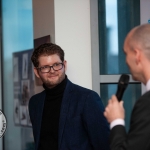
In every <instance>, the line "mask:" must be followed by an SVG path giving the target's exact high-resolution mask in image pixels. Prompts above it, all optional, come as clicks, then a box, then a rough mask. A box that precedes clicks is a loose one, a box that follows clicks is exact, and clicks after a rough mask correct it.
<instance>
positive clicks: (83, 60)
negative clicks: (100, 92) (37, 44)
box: [54, 0, 92, 89]
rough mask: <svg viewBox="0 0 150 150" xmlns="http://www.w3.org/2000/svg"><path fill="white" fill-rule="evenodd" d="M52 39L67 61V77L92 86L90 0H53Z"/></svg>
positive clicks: (86, 85) (89, 86) (83, 84)
mask: <svg viewBox="0 0 150 150" xmlns="http://www.w3.org/2000/svg"><path fill="white" fill-rule="evenodd" d="M54 7H55V9H54V10H55V13H54V14H55V43H56V44H58V45H60V46H61V47H62V48H63V49H64V51H65V55H66V57H65V58H66V60H67V62H68V69H67V75H68V78H69V79H70V80H71V81H72V82H74V83H76V84H79V85H81V86H84V87H87V88H90V89H91V88H92V72H91V35H90V0H63V1H62V0H55V2H54Z"/></svg>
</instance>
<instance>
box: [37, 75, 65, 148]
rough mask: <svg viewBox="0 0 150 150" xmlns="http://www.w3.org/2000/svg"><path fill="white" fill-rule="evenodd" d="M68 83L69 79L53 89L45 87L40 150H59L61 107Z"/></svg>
mask: <svg viewBox="0 0 150 150" xmlns="http://www.w3.org/2000/svg"><path fill="white" fill-rule="evenodd" d="M66 83H67V77H65V79H64V80H63V81H62V82H61V83H60V84H59V85H57V86H56V87H54V88H52V89H49V88H47V87H46V86H45V85H43V87H44V89H45V91H46V99H45V103H44V109H43V117H42V124H41V133H40V141H39V148H38V150H58V127H59V116H60V107H61V101H62V97H63V93H64V90H65V87H66Z"/></svg>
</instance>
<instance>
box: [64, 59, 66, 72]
mask: <svg viewBox="0 0 150 150" xmlns="http://www.w3.org/2000/svg"><path fill="white" fill-rule="evenodd" d="M64 68H65V71H66V70H67V61H66V60H64Z"/></svg>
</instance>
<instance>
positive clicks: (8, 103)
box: [2, 0, 33, 150]
mask: <svg viewBox="0 0 150 150" xmlns="http://www.w3.org/2000/svg"><path fill="white" fill-rule="evenodd" d="M2 18H3V20H2V26H3V28H2V29H3V36H2V38H3V40H2V41H3V43H2V45H3V60H2V63H3V106H4V113H5V115H6V117H7V122H8V124H7V130H6V133H5V135H4V149H5V150H31V149H33V135H32V129H31V128H29V127H23V126H15V124H14V116H13V113H14V99H13V97H14V93H13V65H12V64H13V57H12V56H13V53H14V52H18V51H24V50H28V49H33V23H32V0H13V1H12V0H2ZM19 73H20V72H19Z"/></svg>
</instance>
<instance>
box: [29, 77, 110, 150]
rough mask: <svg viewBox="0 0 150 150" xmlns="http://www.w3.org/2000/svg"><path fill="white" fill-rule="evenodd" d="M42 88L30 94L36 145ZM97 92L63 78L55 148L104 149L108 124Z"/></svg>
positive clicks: (71, 149) (40, 113)
mask: <svg viewBox="0 0 150 150" xmlns="http://www.w3.org/2000/svg"><path fill="white" fill-rule="evenodd" d="M45 96H46V93H45V91H43V92H41V93H39V94H36V95H34V96H32V97H31V99H30V101H29V114H30V119H31V122H32V128H33V135H34V140H35V149H36V150H37V149H38V144H39V139H40V131H41V122H42V112H43V107H44V100H45ZM103 112H104V106H103V104H102V101H101V99H100V97H99V96H98V94H97V93H96V92H94V91H92V90H89V89H86V88H83V87H80V86H78V85H75V84H73V83H71V82H70V81H69V80H67V85H66V88H65V91H64V95H63V99H62V104H61V110H60V119H59V131H58V132H59V135H58V149H59V150H108V149H109V144H108V143H109V141H108V139H109V125H108V123H107V121H106V119H105V117H104V115H103Z"/></svg>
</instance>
